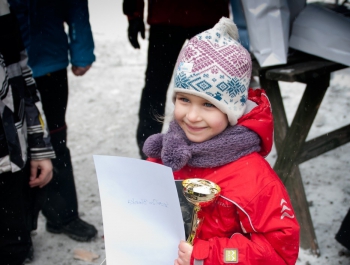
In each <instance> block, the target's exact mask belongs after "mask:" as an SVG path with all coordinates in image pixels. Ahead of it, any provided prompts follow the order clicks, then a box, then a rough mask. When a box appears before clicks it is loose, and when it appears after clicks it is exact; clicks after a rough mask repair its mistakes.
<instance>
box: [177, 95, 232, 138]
mask: <svg viewBox="0 0 350 265" xmlns="http://www.w3.org/2000/svg"><path fill="white" fill-rule="evenodd" d="M174 117H175V120H176V121H177V123H178V124H179V125H180V127H181V128H182V129H183V131H184V132H185V134H186V136H187V138H188V139H189V140H190V141H192V142H196V143H200V142H204V141H207V140H209V139H211V138H213V137H214V136H216V135H218V134H220V133H221V132H222V131H224V130H225V129H226V127H227V125H228V119H227V116H226V114H225V113H223V112H222V111H221V110H219V109H218V108H216V107H215V106H214V105H213V104H212V103H210V102H209V101H208V100H206V99H204V98H201V97H197V96H194V95H191V94H187V93H177V94H176V98H175V111H174Z"/></svg>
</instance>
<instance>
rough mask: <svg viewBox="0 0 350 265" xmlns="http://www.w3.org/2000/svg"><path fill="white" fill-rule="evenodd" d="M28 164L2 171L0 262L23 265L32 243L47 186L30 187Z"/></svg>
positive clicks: (0, 188) (0, 185) (0, 187)
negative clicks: (10, 170)
mask: <svg viewBox="0 0 350 265" xmlns="http://www.w3.org/2000/svg"><path fill="white" fill-rule="evenodd" d="M29 175H30V172H29V165H27V166H26V167H25V168H24V169H23V170H21V171H18V172H15V173H12V172H6V173H2V174H0V264H4V265H22V263H23V261H24V260H25V258H26V256H27V254H28V251H29V249H30V247H31V245H32V241H31V238H30V232H31V231H32V230H35V229H36V228H37V220H38V214H39V211H40V209H41V206H42V204H43V203H44V201H45V188H42V189H40V188H30V187H29V185H28V182H29Z"/></svg>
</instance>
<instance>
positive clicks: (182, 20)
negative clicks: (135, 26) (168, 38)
mask: <svg viewBox="0 0 350 265" xmlns="http://www.w3.org/2000/svg"><path fill="white" fill-rule="evenodd" d="M143 9H144V1H143V0H124V3H123V10H124V14H125V15H127V16H128V19H129V20H130V19H134V18H140V17H141V18H142V17H143ZM223 16H224V17H229V1H228V0H190V1H188V0H149V1H148V17H147V23H148V24H150V25H171V26H182V27H198V26H208V27H212V26H214V25H215V24H216V23H217V22H218V21H219V20H220V18H221V17H223Z"/></svg>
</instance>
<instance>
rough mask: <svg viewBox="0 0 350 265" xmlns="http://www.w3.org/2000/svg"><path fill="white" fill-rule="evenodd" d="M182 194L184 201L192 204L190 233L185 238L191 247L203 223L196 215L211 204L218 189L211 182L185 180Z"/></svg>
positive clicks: (217, 194) (217, 193)
mask: <svg viewBox="0 0 350 265" xmlns="http://www.w3.org/2000/svg"><path fill="white" fill-rule="evenodd" d="M182 187H183V193H184V195H185V197H186V199H187V200H188V201H189V202H190V203H192V204H194V208H193V216H192V222H191V233H190V235H189V236H188V238H187V243H190V244H191V245H193V240H194V238H195V236H196V231H197V229H198V228H199V227H200V225H201V224H202V222H203V218H198V216H197V213H198V211H199V210H200V209H201V207H205V206H208V205H209V204H211V203H213V202H214V201H215V200H216V199H217V197H218V196H219V195H220V191H221V189H220V187H219V186H218V185H217V184H215V183H214V182H212V181H209V180H205V179H198V178H193V179H186V180H184V181H182Z"/></svg>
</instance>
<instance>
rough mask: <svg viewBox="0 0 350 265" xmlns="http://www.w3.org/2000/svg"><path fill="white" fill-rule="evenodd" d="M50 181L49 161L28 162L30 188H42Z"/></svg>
mask: <svg viewBox="0 0 350 265" xmlns="http://www.w3.org/2000/svg"><path fill="white" fill-rule="evenodd" d="M51 179H52V163H51V160H50V159H43V160H31V161H30V179H29V186H30V187H31V188H34V187H37V186H39V187H40V188H42V187H44V186H45V185H46V184H47V183H49V182H50V180H51Z"/></svg>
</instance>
